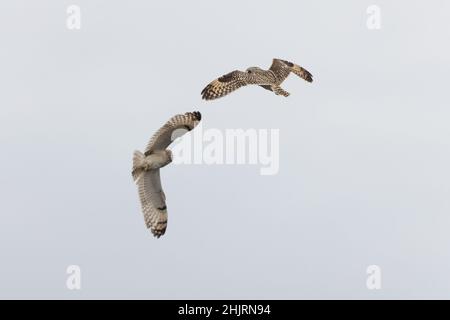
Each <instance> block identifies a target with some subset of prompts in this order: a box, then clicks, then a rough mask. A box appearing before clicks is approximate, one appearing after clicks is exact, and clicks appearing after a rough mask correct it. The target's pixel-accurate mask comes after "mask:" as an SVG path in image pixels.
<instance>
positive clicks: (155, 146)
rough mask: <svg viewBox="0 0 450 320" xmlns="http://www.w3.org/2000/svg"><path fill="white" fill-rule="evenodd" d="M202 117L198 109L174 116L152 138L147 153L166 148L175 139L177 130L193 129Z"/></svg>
mask: <svg viewBox="0 0 450 320" xmlns="http://www.w3.org/2000/svg"><path fill="white" fill-rule="evenodd" d="M201 119H202V115H201V113H200V112H198V111H194V112H187V113H185V114H178V115H176V116H173V117H172V118H170V120H169V121H167V123H166V124H165V125H164V126H162V127H161V129H159V130H158V131H157V132H156V133H155V134H154V135H153V137H152V138H151V139H150V141H149V143H148V144H147V148H146V149H145V155H149V154H150V153H152V152H153V151H155V150H164V149H166V148H167V147H168V146H169V145H170V144H171V143H172V141H173V139H172V138H173V133H174V132H175V130H177V129H186V130H187V131H191V130H192V129H194V128H195V127H196V126H197V125H198V124H199V122H200V120H201Z"/></svg>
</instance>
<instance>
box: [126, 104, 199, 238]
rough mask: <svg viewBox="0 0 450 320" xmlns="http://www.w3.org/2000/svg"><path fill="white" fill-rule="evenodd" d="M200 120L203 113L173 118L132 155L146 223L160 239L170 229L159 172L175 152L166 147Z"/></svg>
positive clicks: (170, 160) (133, 172)
mask: <svg viewBox="0 0 450 320" xmlns="http://www.w3.org/2000/svg"><path fill="white" fill-rule="evenodd" d="M201 119H202V116H201V114H200V112H188V113H185V114H178V115H176V116H174V117H172V118H170V120H169V121H167V123H166V124H165V125H164V126H162V127H161V129H159V130H158V131H157V132H156V133H155V134H154V135H153V137H152V138H151V139H150V142H149V143H148V145H147V148H146V149H145V152H144V153H142V152H140V151H135V152H134V154H133V169H132V172H131V173H132V176H133V179H134V182H135V183H136V184H137V185H138V191H139V199H140V201H141V207H142V213H143V214H144V220H145V224H146V226H147V228H149V229H150V230H151V232H152V233H153V235H154V236H155V237H157V238H159V237H160V236H162V235H163V234H164V233H165V232H166V228H167V206H166V195H165V194H164V191H163V189H162V187H161V178H160V174H159V169H160V168H162V167H164V166H166V165H168V164H169V163H171V162H172V153H171V152H170V150H166V148H167V147H168V146H169V145H170V144H171V143H172V141H173V140H174V139H175V137H174V134H175V131H176V130H178V129H184V130H186V132H187V131H191V130H192V129H194V128H195V127H196V126H197V125H198V123H199V122H200V120H201Z"/></svg>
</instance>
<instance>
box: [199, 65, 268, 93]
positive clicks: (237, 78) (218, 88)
mask: <svg viewBox="0 0 450 320" xmlns="http://www.w3.org/2000/svg"><path fill="white" fill-rule="evenodd" d="M266 83H267V80H266V79H264V78H262V77H257V76H255V75H253V74H250V73H247V72H243V71H239V70H235V71H232V72H230V73H228V74H226V75H223V76H221V77H220V78H218V79H216V80H214V81H212V82H211V83H210V84H208V85H207V86H206V87H205V88H204V89H203V90H202V92H201V95H202V98H203V99H205V100H213V99H217V98H220V97H223V96H225V95H227V94H229V93H230V92H233V91H235V90H237V89H239V88H240V87H243V86H246V85H249V84H266Z"/></svg>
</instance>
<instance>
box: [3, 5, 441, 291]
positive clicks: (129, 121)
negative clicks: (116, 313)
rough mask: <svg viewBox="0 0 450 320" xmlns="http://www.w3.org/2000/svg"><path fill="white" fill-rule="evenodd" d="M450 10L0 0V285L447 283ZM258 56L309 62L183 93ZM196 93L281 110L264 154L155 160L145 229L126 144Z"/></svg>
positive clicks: (234, 107)
mask: <svg viewBox="0 0 450 320" xmlns="http://www.w3.org/2000/svg"><path fill="white" fill-rule="evenodd" d="M71 4H76V5H79V7H80V8H81V29H80V30H69V29H67V27H66V19H67V13H66V9H67V7H68V6H69V5H71ZM372 4H377V5H378V6H379V7H380V9H381V29H379V30H369V29H368V28H367V25H366V20H367V18H368V15H367V13H366V10H367V7H368V6H369V5H372ZM449 21H450V3H449V2H448V1H445V0H440V1H438V0H432V1H406V0H401V1H400V0H397V1H376V2H373V1H357V0H353V1H350V0H347V1H340V2H339V3H338V2H336V1H314V2H313V1H298V0H296V1H276V2H275V1H260V0H258V1H256V0H252V1H245V2H244V1H238V0H230V1H227V2H219V1H207V0H204V1H197V0H193V1H158V2H156V1H155V2H153V1H151V2H150V1H143V0H142V1H138V0H133V1H106V0H104V1H100V0H95V1H86V0H77V1H50V0H48V1H44V0H40V1H31V0H28V1H23V0H16V1H2V2H1V4H0V40H1V46H2V49H1V50H0V70H1V72H0V85H1V88H2V90H1V94H0V141H1V146H2V160H1V161H2V165H1V167H0V177H1V183H0V193H1V194H2V200H1V201H0V253H1V263H0V297H1V298H61V299H78V298H85V299H91V298H138V299H185V298H186V299H188V298H191V299H197V298H211V299H215V298H235V299H240V298H256V299H257V298H267V299H281V298H285V299H302V298H324V299H329V298H362V299H380V298H449V297H450V275H449V270H450V250H449V249H450V248H449V244H450V233H449V232H448V230H449V227H450V200H449V199H450V197H449V192H450V182H449V181H450V169H449V163H450V126H449V120H450V109H449V106H450V103H449V102H450V101H449V100H450V99H449V91H448V81H449V71H450V70H449V69H450V45H449V42H448V39H449V36H450V26H449V23H450V22H449ZM275 57H277V58H282V59H286V60H289V61H293V62H295V63H297V64H300V65H302V66H304V67H305V68H307V69H308V70H309V71H310V72H311V73H312V74H313V75H314V82H313V83H312V84H308V83H306V82H304V81H303V80H302V79H299V78H297V77H295V76H294V75H292V76H290V77H289V78H288V79H287V80H286V81H285V83H284V84H283V87H284V88H285V89H286V90H287V91H289V92H290V93H291V95H290V96H289V97H288V98H284V97H280V96H275V95H274V94H272V93H270V92H269V91H266V90H263V89H261V88H258V87H248V88H244V89H241V90H239V91H237V92H235V93H233V94H232V95H230V96H227V97H225V98H223V99H220V100H216V101H212V102H205V101H202V100H201V99H200V98H201V97H200V91H201V90H202V88H203V87H204V86H205V85H206V84H207V83H208V82H210V81H211V80H213V79H214V78H216V77H218V76H221V75H222V74H224V73H227V72H229V71H232V70H235V69H241V70H243V69H246V68H247V67H249V66H260V67H262V68H268V67H269V66H270V64H271V61H272V58H275ZM193 110H199V111H201V112H202V115H203V128H204V129H208V128H215V129H219V130H222V131H224V130H226V129H237V128H240V129H250V128H254V129H279V134H280V170H279V173H278V174H277V175H273V176H262V175H260V174H259V167H258V166H255V165H171V166H168V167H166V168H163V169H162V171H161V176H162V183H163V187H164V190H165V193H166V195H167V206H168V210H169V224H168V229H167V233H166V235H164V236H163V237H161V238H160V239H155V238H154V237H153V236H152V235H151V234H150V232H149V231H148V230H147V229H146V228H145V225H144V220H143V217H142V214H141V211H140V204H139V200H138V194H137V190H136V186H135V185H134V184H133V181H132V178H131V173H130V170H131V158H132V152H133V150H135V149H140V150H143V149H144V147H145V145H146V143H147V141H148V139H149V138H150V137H151V135H152V134H153V133H154V131H155V130H157V129H158V128H159V127H160V126H161V125H163V124H164V123H165V121H167V120H168V119H169V118H170V117H171V116H173V115H175V114H177V113H184V112H187V111H193ZM69 265H79V266H80V267H81V274H82V278H81V279H82V280H81V281H82V282H81V283H82V288H81V290H79V291H71V290H68V289H67V288H66V279H67V276H68V275H67V274H66V268H67V266H69ZM369 265H378V266H379V267H380V268H381V272H382V288H381V289H380V290H368V288H367V287H366V279H367V276H368V275H367V274H366V268H367V267H368V266H369Z"/></svg>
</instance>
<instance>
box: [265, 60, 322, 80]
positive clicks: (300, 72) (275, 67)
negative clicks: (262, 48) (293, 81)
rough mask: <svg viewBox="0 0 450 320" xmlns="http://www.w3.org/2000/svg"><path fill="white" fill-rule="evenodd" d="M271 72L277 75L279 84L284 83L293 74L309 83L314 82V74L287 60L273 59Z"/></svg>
mask: <svg viewBox="0 0 450 320" xmlns="http://www.w3.org/2000/svg"><path fill="white" fill-rule="evenodd" d="M269 70H271V71H272V72H273V73H274V74H275V76H276V77H277V79H278V81H279V83H281V82H283V81H284V80H285V79H286V78H287V77H288V75H289V74H290V73H291V72H293V73H295V74H296V75H297V76H299V77H300V78H302V79H304V80H306V81H308V82H312V81H313V79H312V74H311V73H310V72H309V71H308V70H306V69H305V68H303V67H300V66H299V65H297V64H295V63H292V62H289V61H286V60H281V59H273V61H272V65H271V66H270V68H269Z"/></svg>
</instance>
